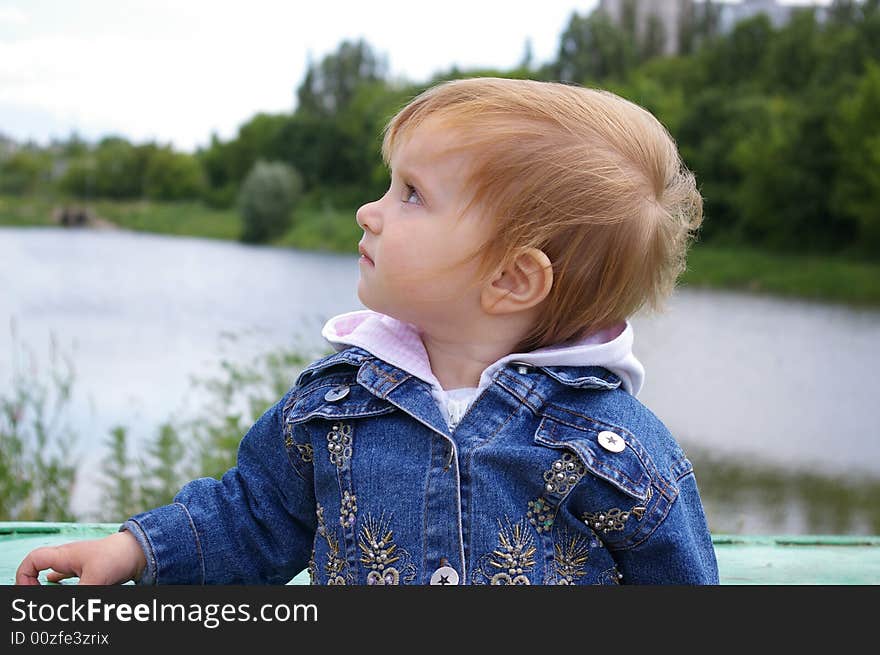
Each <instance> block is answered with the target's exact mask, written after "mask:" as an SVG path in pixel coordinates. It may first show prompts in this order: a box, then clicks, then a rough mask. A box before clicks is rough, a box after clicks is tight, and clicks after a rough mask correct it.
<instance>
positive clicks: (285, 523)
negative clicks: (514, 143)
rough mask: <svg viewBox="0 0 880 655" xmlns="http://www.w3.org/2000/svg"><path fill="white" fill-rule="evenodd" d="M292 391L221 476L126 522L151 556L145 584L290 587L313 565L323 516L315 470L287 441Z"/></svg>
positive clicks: (244, 442)
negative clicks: (286, 416) (287, 413)
mask: <svg viewBox="0 0 880 655" xmlns="http://www.w3.org/2000/svg"><path fill="white" fill-rule="evenodd" d="M292 393H293V391H291V392H288V394H287V395H285V397H284V398H282V399H281V400H280V401H279V402H278V403H276V404H275V405H274V406H273V407H271V408H270V409H269V410H267V411H266V413H265V414H263V416H261V417H260V418H259V419H258V420H257V422H256V423H255V424H254V425H253V426H252V427H251V428H250V430H248V432H247V434H246V435H245V436H244V438H243V439H242V441H241V444H240V445H239V449H238V465H237V466H236V467H234V468H232V469H230V470H229V471H227V472H226V473H225V474H224V475H223V477H222V479H220V480H216V479H214V478H201V479H198V480H194V481H192V482H190V483H189V484H187V485H186V486H184V487H183V489H181V490H180V492H179V493H178V494H177V496H175V498H174V502H173V503H172V504H170V505H166V506H164V507H159V508H156V509H153V510H150V511H147V512H144V513H142V514H138V515H136V516H133V517H132V518H131V519H129V520H128V521H126V523H125V525H124V527H125V528H126V529H127V530H128V531H130V532H131V534H133V535H134V537H135V538H136V539H137V540H138V542H139V543H140V544H141V547H142V548H143V551H144V555H145V556H146V568H145V569H144V575H143V576H142V577H141V578H140V579H139V580H138V582H140V583H157V584H255V583H286V582H288V581H289V580H290V579H291V578H293V577H294V576H295V575H296V574H297V573H299V572H300V571H302V570H303V569H305V568H306V565H307V563H308V560H309V556H310V553H311V549H312V544H313V538H314V531H315V528H316V523H317V519H316V512H315V499H314V486H313V482H312V479H313V477H312V469H311V465H310V464H309V465H305V464H303V462H302V461H301V460H300V459H299V458H298V457H293V456H291V455H290V453H289V452H288V448H292V449H293V450H294V451H296V449H295V448H294V447H293V444H292V443H291V444H290V445H289V446H288V445H286V444H285V437H286V435H285V431H284V408H285V406H286V403H287V401H288V399H289V397H290V396H291V394H292ZM292 439H293V437H291V440H292Z"/></svg>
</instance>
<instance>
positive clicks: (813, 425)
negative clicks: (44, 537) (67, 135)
mask: <svg viewBox="0 0 880 655" xmlns="http://www.w3.org/2000/svg"><path fill="white" fill-rule="evenodd" d="M357 276H358V265H357V258H356V256H354V255H351V256H349V255H333V254H321V253H310V252H301V251H296V250H290V249H280V248H272V247H257V246H245V245H241V244H237V243H230V242H221V241H210V240H204V239H191V238H179V237H164V236H157V235H149V234H139V233H132V232H127V231H76V230H64V229H61V228H57V229H56V228H0V321H2V323H0V326H2V329H0V392H2V391H4V390H6V389H8V388H9V385H10V384H11V382H10V381H11V375H12V369H13V360H14V359H15V358H14V348H13V334H14V333H16V334H17V335H18V336H17V340H18V342H20V343H21V344H23V345H24V346H26V347H27V348H28V349H29V350H30V351H32V353H33V359H34V363H35V366H37V367H38V369H39V367H45V366H47V360H48V358H49V355H48V353H49V342H50V339H51V338H53V337H54V339H55V340H56V342H57V344H58V347H59V348H60V350H61V351H62V352H64V353H67V354H69V356H70V358H71V359H72V361H73V365H74V369H75V373H76V381H75V384H74V398H73V401H74V402H73V403H72V407H71V412H70V415H69V420H70V423H71V424H72V425H73V427H74V428H75V429H76V431H77V432H78V433H79V435H80V446H81V447H82V453H83V458H82V468H81V478H80V480H81V484H80V485H79V486H78V488H77V491H76V493H75V496H74V509H75V510H77V511H78V512H80V513H81V514H82V515H86V514H87V513H88V511H89V508H90V507H93V506H94V503H95V499H96V496H95V495H96V490H95V479H96V469H97V462H98V461H99V460H100V458H101V457H102V456H103V453H102V452H101V444H102V443H103V442H104V440H105V439H106V435H107V431H108V430H109V428H110V426H112V425H114V424H123V425H129V426H140V428H141V429H142V434H152V429H153V427H154V426H156V425H158V423H160V422H161V421H163V420H164V419H166V418H168V417H169V415H170V414H171V413H172V412H173V411H175V410H176V409H178V408H179V407H180V406H181V405H182V404H183V403H185V402H186V400H187V399H188V398H191V394H192V393H193V390H192V387H193V385H192V383H191V376H193V375H195V376H199V377H202V378H204V377H209V376H211V375H212V374H216V373H217V372H218V371H219V362H220V360H221V359H223V358H225V359H227V360H230V361H232V362H239V363H245V362H248V361H250V360H252V359H253V358H254V357H255V356H257V355H259V354H261V353H264V352H268V351H272V350H277V349H280V348H293V347H296V348H299V349H300V350H302V351H304V352H306V353H313V354H315V355H317V354H319V353H320V352H322V351H324V350H326V345H325V344H324V343H323V342H322V340H321V338H320V328H321V326H322V325H323V323H324V321H325V320H326V319H327V318H329V317H330V316H332V315H334V314H336V313H340V312H345V311H352V310H355V309H360V308H362V305H361V304H360V302H359V301H358V299H357V295H356V281H357ZM632 322H633V325H634V328H635V346H634V349H635V354H636V355H637V357H639V358H640V359H641V360H642V362H643V363H644V365H645V368H646V371H647V377H646V382H645V386H644V388H643V391H642V393H641V394H640V396H639V398H640V400H642V401H643V402H644V403H645V404H646V405H648V406H649V407H650V408H651V409H652V410H653V411H654V412H655V413H656V414H657V415H658V416H659V417H660V418H661V419H663V421H664V422H665V423H666V424H667V426H669V428H670V429H671V430H672V432H673V434H675V435H676V437H677V438H678V439H679V440H680V441H681V442H682V444H683V445H684V446H685V448H686V450H688V453H689V454H690V455H691V456H692V459H694V460H695V461H696V462H699V463H700V465H701V466H702V467H703V468H702V470H703V471H705V475H701V468H700V465H698V469H697V470H698V480H699V481H700V485H701V490H702V492H703V494H704V500H705V502H706V507H707V514H709V515H710V524H711V525H712V527H713V530H714V531H716V532H753V533H757V532H763V533H783V532H787V533H795V532H800V533H803V532H821V531H836V532H850V533H861V534H866V533H880V508H878V505H880V503H878V502H876V499H875V498H868V499H867V500H865V494H866V493H868V492H866V490H869V492H870V493H873V490H874V489H876V488H877V487H876V486H875V483H876V482H877V481H880V428H878V427H877V426H878V418H880V417H878V390H880V371H878V363H880V362H878V359H880V358H878V348H877V346H878V343H880V311H876V310H855V309H849V308H846V307H841V306H835V305H825V304H821V303H814V302H802V301H795V300H783V299H777V298H768V297H761V296H754V295H750V294H745V293H733V292H719V291H706V290H699V289H689V288H682V289H679V290H678V291H677V292H676V293H675V295H674V296H673V298H672V299H671V301H670V303H669V307H668V310H667V312H666V313H665V314H662V315H657V316H654V315H652V316H648V315H638V316H636V317H634V319H633V321H632ZM13 324H14V332H13V329H12V328H7V327H6V326H10V325H13ZM231 336H234V337H235V338H234V339H232V338H230V337H231ZM133 436H137V432H135V433H134V434H133ZM817 476H818V477H817ZM721 480H726V481H727V482H726V484H727V486H721V484H720V481H721ZM731 480H732V482H731ZM768 480H769V482H768ZM716 482H718V484H717V485H716V484H715V483H716ZM768 484H769V485H770V486H769V487H768V486H767V485H768ZM771 487H772V489H771ZM818 489H824V490H826V491H823V492H822V493H821V494H819V497H818V498H817V497H815V496H816V493H814V492H816V490H818ZM829 489H830V490H832V491H827V490H829ZM811 490H812V491H811ZM834 490H837V491H839V492H840V494H842V495H840V494H838V495H836V496H835V498H834V499H829V496H831V495H835V494H836V493H837V492H835V491H834ZM811 498H812V499H811ZM832 500H833V502H831V501H832ZM826 501H827V502H828V503H830V504H829V509H828V510H827V511H826V510H822V509H821V507H822V503H824V502H826ZM817 508H820V509H817ZM841 516H843V518H841Z"/></svg>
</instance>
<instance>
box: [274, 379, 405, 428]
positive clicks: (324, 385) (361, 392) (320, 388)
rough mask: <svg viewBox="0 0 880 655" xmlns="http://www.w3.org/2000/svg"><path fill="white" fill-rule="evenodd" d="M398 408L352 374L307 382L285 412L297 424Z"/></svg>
mask: <svg viewBox="0 0 880 655" xmlns="http://www.w3.org/2000/svg"><path fill="white" fill-rule="evenodd" d="M396 409H397V408H396V407H395V406H394V405H392V404H391V403H389V402H388V401H387V400H383V399H381V398H377V397H376V396H374V395H373V394H372V393H370V392H369V391H367V390H366V389H365V388H364V387H362V386H361V385H359V384H358V383H357V380H355V378H354V377H353V376H351V375H350V374H348V375H333V376H327V377H321V378H320V379H318V380H315V381H314V382H312V383H311V384H307V385H306V386H305V387H303V388H302V389H301V390H300V391H299V393H298V394H297V395H296V398H295V400H294V401H293V404H292V405H291V406H290V408H289V409H287V410H286V411H285V421H286V422H287V423H288V424H292V425H295V424H297V423H303V422H305V421H308V420H309V419H312V418H316V417H319V418H328V419H337V418H339V419H343V418H361V417H366V416H380V415H382V414H389V413H391V412H393V411H395V410H396Z"/></svg>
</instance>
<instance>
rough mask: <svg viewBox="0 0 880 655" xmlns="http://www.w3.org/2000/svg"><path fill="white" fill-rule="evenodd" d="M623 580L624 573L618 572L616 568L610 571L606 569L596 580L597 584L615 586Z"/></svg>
mask: <svg viewBox="0 0 880 655" xmlns="http://www.w3.org/2000/svg"><path fill="white" fill-rule="evenodd" d="M621 580H623V573H621V572H620V571H618V570H617V567H616V566H612V567H611V568H610V569H605V570H604V571H602V573H600V574H599V577H597V578H596V582H595V584H597V585H614V584H620V581H621Z"/></svg>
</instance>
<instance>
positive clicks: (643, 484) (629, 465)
mask: <svg viewBox="0 0 880 655" xmlns="http://www.w3.org/2000/svg"><path fill="white" fill-rule="evenodd" d="M601 432H614V433H615V435H616V436H617V437H619V438H621V439H623V441H624V443H625V447H624V448H623V450H621V451H620V452H612V451H610V450H608V449H606V448H604V447H602V446H601V445H600V442H599V434H600V433H601ZM534 441H535V443H537V444H540V445H543V446H548V447H550V448H556V449H565V448H567V449H569V450H572V451H573V452H574V453H575V454H576V455H577V456H578V457H579V458H580V460H581V461H582V462H583V464H584V466H585V467H586V468H587V470H589V471H590V472H591V473H593V475H595V476H597V477H600V478H602V479H604V480H607V481H608V482H610V483H611V484H613V485H614V486H616V487H617V488H618V489H620V490H621V491H623V492H624V493H626V494H627V495H629V496H632V497H633V498H636V499H638V500H641V501H646V500H647V499H648V498H649V497H650V495H649V494H650V488H651V474H650V468H649V465H650V459H649V458H648V456H647V453H646V452H644V450H643V449H642V446H641V444H639V442H638V440H636V438H635V437H634V436H633V435H632V434H631V433H629V432H628V431H626V430H624V429H622V428H619V427H615V426H606V425H603V424H600V423H592V422H582V424H579V425H577V426H575V425H573V424H569V423H565V422H562V421H560V420H557V419H554V418H550V417H547V416H545V417H544V418H543V419H542V420H541V424H540V425H539V426H538V430H537V431H536V432H535V439H534Z"/></svg>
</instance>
